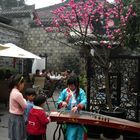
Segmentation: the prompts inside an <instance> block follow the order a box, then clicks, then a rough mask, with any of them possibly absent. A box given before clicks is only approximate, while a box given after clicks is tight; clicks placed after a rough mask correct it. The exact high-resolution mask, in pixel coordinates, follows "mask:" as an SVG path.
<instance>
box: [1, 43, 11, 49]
mask: <svg viewBox="0 0 140 140" xmlns="http://www.w3.org/2000/svg"><path fill="white" fill-rule="evenodd" d="M8 48H9V47H6V46H4V45H2V44H0V50H5V49H8Z"/></svg>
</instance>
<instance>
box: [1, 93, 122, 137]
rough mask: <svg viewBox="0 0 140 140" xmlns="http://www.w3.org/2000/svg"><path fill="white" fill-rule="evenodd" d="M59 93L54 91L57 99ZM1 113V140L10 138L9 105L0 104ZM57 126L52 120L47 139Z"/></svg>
mask: <svg viewBox="0 0 140 140" xmlns="http://www.w3.org/2000/svg"><path fill="white" fill-rule="evenodd" d="M58 94H59V92H58V91H56V92H55V93H54V98H55V100H56V99H57V97H58ZM50 107H51V110H55V108H54V105H53V104H52V103H50ZM0 115H1V116H0V118H1V122H0V140H9V139H8V117H9V114H8V107H5V106H4V105H3V104H0ZM55 128H56V123H55V122H51V123H50V124H49V125H48V128H47V140H53V133H54V130H55ZM56 136H58V133H57V135H56ZM56 140H57V138H56ZM60 140H63V135H61V138H60ZM88 140H99V139H93V138H92V139H91V138H88ZM100 140H109V139H105V138H102V136H101V139H100ZM118 140H123V138H122V137H121V138H120V139H118Z"/></svg>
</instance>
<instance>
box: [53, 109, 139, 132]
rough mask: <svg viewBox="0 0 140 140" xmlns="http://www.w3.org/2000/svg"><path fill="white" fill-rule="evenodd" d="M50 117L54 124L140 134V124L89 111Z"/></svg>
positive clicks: (55, 113) (57, 113)
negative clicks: (88, 126)
mask: <svg viewBox="0 0 140 140" xmlns="http://www.w3.org/2000/svg"><path fill="white" fill-rule="evenodd" d="M50 117H51V121H52V122H58V123H78V124H89V125H98V126H104V127H110V128H115V129H120V130H124V131H131V132H138V133H140V123H137V122H133V121H129V120H125V119H120V118H116V117H110V116H107V115H102V114H98V113H92V112H87V111H81V112H79V113H75V114H73V113H68V112H51V113H50Z"/></svg>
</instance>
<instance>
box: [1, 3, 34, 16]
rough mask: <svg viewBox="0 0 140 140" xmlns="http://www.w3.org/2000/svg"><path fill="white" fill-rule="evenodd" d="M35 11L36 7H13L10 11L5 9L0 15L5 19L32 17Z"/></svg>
mask: <svg viewBox="0 0 140 140" xmlns="http://www.w3.org/2000/svg"><path fill="white" fill-rule="evenodd" d="M34 9H35V5H31V6H21V7H13V8H10V9H3V10H2V11H1V13H0V15H2V16H5V17H19V16H20V17H22V16H30V14H31V13H32V12H33V11H34Z"/></svg>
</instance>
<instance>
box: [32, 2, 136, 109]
mask: <svg viewBox="0 0 140 140" xmlns="http://www.w3.org/2000/svg"><path fill="white" fill-rule="evenodd" d="M52 14H53V18H52V26H51V27H48V28H46V29H45V30H46V31H47V32H51V31H53V30H55V31H58V32H61V33H64V35H65V37H67V39H69V41H70V43H71V44H69V43H68V44H66V43H64V44H65V45H67V46H72V45H73V47H77V49H79V52H80V54H81V55H82V57H83V58H85V60H86V68H87V70H86V71H87V98H88V110H89V108H90V84H91V83H90V81H91V79H90V78H91V74H90V72H91V71H90V70H91V65H92V63H91V62H92V61H91V59H92V60H93V61H94V63H96V64H98V65H99V66H100V67H101V68H102V69H103V70H104V75H105V81H104V83H105V93H106V100H107V106H108V108H109V111H110V112H112V111H113V105H112V100H111V93H110V86H109V73H110V68H111V57H110V56H111V52H112V50H115V49H117V48H122V47H124V41H125V37H126V36H127V34H126V33H127V32H126V30H127V28H126V27H127V22H128V20H129V19H130V18H131V17H132V16H135V12H134V11H133V6H132V5H131V3H127V6H126V3H125V4H124V2H123V0H114V3H109V2H108V1H107V0H102V1H98V0H69V1H68V2H66V3H64V4H63V6H61V7H58V8H57V9H55V10H53V11H52ZM35 19H37V20H36V21H37V22H38V21H39V22H38V24H39V25H42V23H41V21H40V20H38V19H39V18H38V17H37V15H36V18H35ZM55 40H57V39H55ZM58 41H59V40H58ZM60 42H61V41H60ZM61 43H62V42H61Z"/></svg>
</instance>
